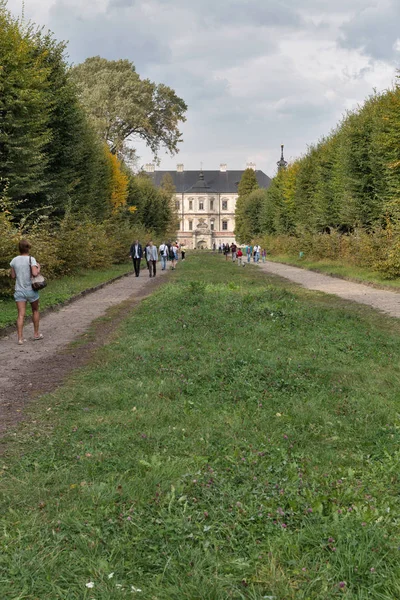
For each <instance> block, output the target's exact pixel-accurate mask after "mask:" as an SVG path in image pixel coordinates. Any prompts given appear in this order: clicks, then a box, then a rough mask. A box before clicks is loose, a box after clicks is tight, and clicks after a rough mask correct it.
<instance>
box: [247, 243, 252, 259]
mask: <svg viewBox="0 0 400 600" xmlns="http://www.w3.org/2000/svg"><path fill="white" fill-rule="evenodd" d="M252 253H253V246H251V245H247V246H246V256H247V262H248V263H249V262H250V261H251V255H252Z"/></svg>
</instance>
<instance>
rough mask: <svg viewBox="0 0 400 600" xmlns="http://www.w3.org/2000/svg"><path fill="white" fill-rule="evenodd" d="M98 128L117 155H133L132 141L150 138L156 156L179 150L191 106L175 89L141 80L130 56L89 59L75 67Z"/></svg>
mask: <svg viewBox="0 0 400 600" xmlns="http://www.w3.org/2000/svg"><path fill="white" fill-rule="evenodd" d="M71 78H72V80H73V81H74V82H75V83H76V85H77V86H78V89H79V93H80V98H81V100H82V102H83V105H84V106H85V108H86V110H87V112H88V114H89V115H90V118H91V120H92V122H93V124H94V126H95V129H96V131H97V132H98V134H99V135H100V136H101V137H102V139H103V140H104V141H105V142H107V144H108V145H109V147H110V150H111V152H112V153H113V154H120V155H124V156H127V155H129V148H128V144H129V143H130V142H132V141H134V140H135V139H141V140H144V141H145V142H146V144H147V145H148V146H149V148H150V149H151V150H152V152H153V153H154V155H155V156H157V154H158V152H159V150H160V148H161V147H162V146H163V147H165V148H166V149H167V150H168V151H169V152H170V153H171V154H175V153H176V152H178V144H179V142H181V132H180V131H179V124H180V123H181V122H184V121H185V120H186V119H185V116H184V114H185V112H186V110H187V106H186V104H185V102H184V101H183V100H182V99H181V98H179V97H178V96H177V95H176V93H175V92H174V90H172V89H171V88H169V87H168V86H166V85H163V84H158V85H157V84H155V83H153V82H151V81H150V80H149V79H141V78H140V76H139V75H138V73H136V70H135V66H134V64H133V63H132V62H130V61H129V60H116V61H115V60H111V61H109V60H106V59H105V58H101V57H100V56H95V57H92V58H88V59H87V60H86V61H85V62H84V63H82V64H80V65H77V66H75V67H73V68H72V69H71Z"/></svg>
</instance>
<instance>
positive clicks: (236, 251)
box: [218, 243, 267, 266]
mask: <svg viewBox="0 0 400 600" xmlns="http://www.w3.org/2000/svg"><path fill="white" fill-rule="evenodd" d="M218 252H219V253H220V254H224V255H225V260H228V258H229V255H230V254H231V255H232V262H236V260H237V263H238V265H239V266H244V265H245V264H246V263H245V260H247V262H248V263H249V262H251V259H253V262H255V263H259V262H260V258H261V260H262V262H265V261H266V258H267V251H266V250H265V248H261V246H259V245H258V244H256V245H254V246H251V245H249V244H248V245H247V246H245V247H244V248H241V247H240V246H237V245H236V244H235V243H233V244H230V245H229V244H222V245H221V244H220V245H219V247H218Z"/></svg>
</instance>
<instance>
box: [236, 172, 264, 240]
mask: <svg viewBox="0 0 400 600" xmlns="http://www.w3.org/2000/svg"><path fill="white" fill-rule="evenodd" d="M258 188H259V185H258V181H257V177H256V174H255V171H254V170H253V169H246V170H245V171H244V173H243V175H242V178H241V180H240V182H239V186H238V194H239V197H238V199H237V202H236V210H235V237H236V239H237V240H238V242H240V243H245V242H249V241H250V240H251V239H252V237H251V230H252V226H251V224H250V222H249V217H248V213H246V209H247V204H248V197H249V195H250V194H251V193H252V192H253V191H254V190H257V189H258Z"/></svg>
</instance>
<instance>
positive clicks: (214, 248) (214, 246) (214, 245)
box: [213, 242, 217, 252]
mask: <svg viewBox="0 0 400 600" xmlns="http://www.w3.org/2000/svg"><path fill="white" fill-rule="evenodd" d="M216 249H217V246H216V244H215V242H214V243H213V252H215V251H216Z"/></svg>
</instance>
